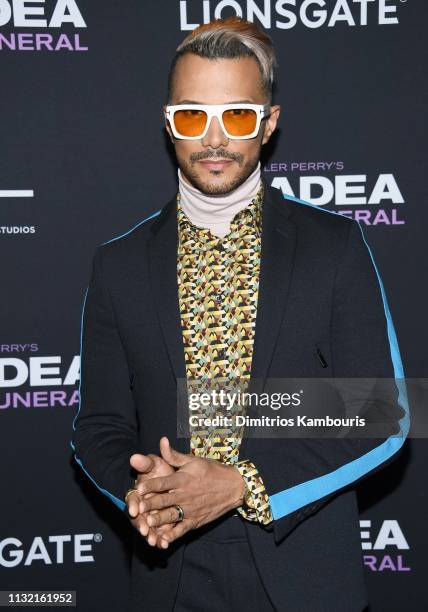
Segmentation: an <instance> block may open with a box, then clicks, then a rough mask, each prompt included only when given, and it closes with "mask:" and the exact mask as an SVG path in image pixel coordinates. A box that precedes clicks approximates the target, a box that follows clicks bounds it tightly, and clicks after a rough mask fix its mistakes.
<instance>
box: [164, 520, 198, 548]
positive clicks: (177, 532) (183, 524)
mask: <svg viewBox="0 0 428 612" xmlns="http://www.w3.org/2000/svg"><path fill="white" fill-rule="evenodd" d="M192 528H193V523H192V521H191V520H189V519H183V520H182V521H180V522H179V523H176V525H175V527H174V529H170V530H169V531H168V532H167V533H164V534H163V535H162V538H161V542H160V544H161V548H168V546H169V545H170V544H171V542H174V540H177V539H178V538H180V537H181V536H183V535H184V534H185V533H186V532H187V531H190V529H192Z"/></svg>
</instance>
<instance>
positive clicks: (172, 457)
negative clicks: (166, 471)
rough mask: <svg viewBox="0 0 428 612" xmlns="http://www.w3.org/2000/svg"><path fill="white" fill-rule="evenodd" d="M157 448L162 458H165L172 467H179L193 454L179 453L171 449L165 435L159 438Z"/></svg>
mask: <svg viewBox="0 0 428 612" xmlns="http://www.w3.org/2000/svg"><path fill="white" fill-rule="evenodd" d="M159 448H160V452H161V455H162V458H163V459H165V461H166V462H167V463H169V465H172V466H173V467H177V468H178V467H181V466H182V465H185V464H186V463H188V462H189V461H190V460H191V459H192V457H193V455H186V454H184V453H179V452H178V451H176V450H175V449H173V448H172V446H171V445H170V443H169V440H168V438H167V437H166V436H163V437H162V438H161V439H160V443H159Z"/></svg>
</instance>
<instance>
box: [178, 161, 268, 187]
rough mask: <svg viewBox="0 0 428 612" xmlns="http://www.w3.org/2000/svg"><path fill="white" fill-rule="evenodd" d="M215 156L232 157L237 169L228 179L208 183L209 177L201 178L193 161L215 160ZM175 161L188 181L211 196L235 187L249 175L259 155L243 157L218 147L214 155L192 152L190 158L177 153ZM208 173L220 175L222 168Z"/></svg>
mask: <svg viewBox="0 0 428 612" xmlns="http://www.w3.org/2000/svg"><path fill="white" fill-rule="evenodd" d="M216 157H218V158H222V159H232V160H234V161H235V162H237V163H238V166H239V171H238V172H237V174H236V175H235V176H234V177H233V178H232V179H230V180H225V181H222V182H220V183H218V182H216V183H214V184H213V183H210V181H209V179H205V178H203V177H202V176H201V175H200V174H199V172H198V171H197V170H196V169H195V162H197V161H199V160H201V159H212V160H213V161H215V159H216ZM177 163H178V166H179V168H180V170H181V172H182V174H184V175H185V176H186V178H187V179H188V180H189V182H190V183H191V184H192V185H193V186H194V187H196V189H199V191H201V192H202V193H204V194H205V195H211V196H222V195H227V194H228V193H230V192H231V191H233V190H234V189H237V188H238V187H239V186H240V185H242V183H243V182H244V181H245V180H246V179H247V178H248V177H249V176H250V174H251V173H252V172H254V170H255V169H256V167H257V164H258V163H259V156H258V155H256V156H254V157H253V158H251V159H247V160H246V159H245V158H244V156H243V155H242V154H241V153H230V152H226V151H224V150H223V149H219V150H218V151H217V154H216V155H210V156H207V154H206V152H205V151H203V152H201V153H194V154H193V155H191V156H190V158H184V157H180V156H179V155H178V154H177ZM210 174H211V175H212V176H213V177H216V176H221V174H222V170H211V171H210Z"/></svg>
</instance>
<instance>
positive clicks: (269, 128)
mask: <svg viewBox="0 0 428 612" xmlns="http://www.w3.org/2000/svg"><path fill="white" fill-rule="evenodd" d="M280 112H281V107H280V105H279V104H275V105H273V106H271V107H270V115H269V117H267V118H266V122H265V129H264V132H263V138H262V145H264V144H265V143H266V142H268V140H269V138H270V137H271V136H272V134H273V132H274V131H275V129H276V124H277V123H278V117H279V114H280Z"/></svg>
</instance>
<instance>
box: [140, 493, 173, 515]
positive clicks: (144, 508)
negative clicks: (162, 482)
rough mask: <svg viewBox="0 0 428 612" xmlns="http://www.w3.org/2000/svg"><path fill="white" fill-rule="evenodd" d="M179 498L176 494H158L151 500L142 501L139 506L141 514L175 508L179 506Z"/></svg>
mask: <svg viewBox="0 0 428 612" xmlns="http://www.w3.org/2000/svg"><path fill="white" fill-rule="evenodd" d="M178 503H179V501H178V498H177V494H176V493H157V494H154V495H153V496H152V497H150V498H149V499H147V498H145V499H141V498H140V503H139V506H138V509H139V512H140V513H141V514H143V513H145V512H150V511H151V510H162V508H168V506H175V504H178Z"/></svg>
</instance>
